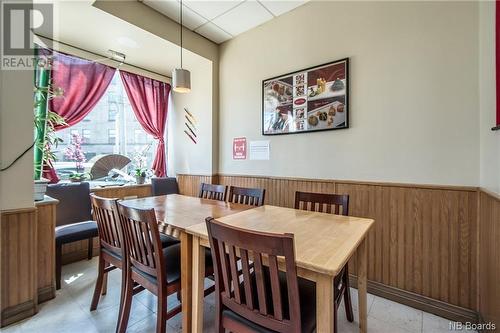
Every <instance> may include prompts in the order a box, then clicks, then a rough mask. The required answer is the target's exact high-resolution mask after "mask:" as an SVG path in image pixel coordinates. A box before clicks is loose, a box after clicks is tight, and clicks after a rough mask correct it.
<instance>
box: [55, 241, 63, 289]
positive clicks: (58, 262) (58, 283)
mask: <svg viewBox="0 0 500 333" xmlns="http://www.w3.org/2000/svg"><path fill="white" fill-rule="evenodd" d="M61 256H62V245H61V244H58V245H56V289H57V290H59V289H61V269H62V268H61V266H62V263H61Z"/></svg>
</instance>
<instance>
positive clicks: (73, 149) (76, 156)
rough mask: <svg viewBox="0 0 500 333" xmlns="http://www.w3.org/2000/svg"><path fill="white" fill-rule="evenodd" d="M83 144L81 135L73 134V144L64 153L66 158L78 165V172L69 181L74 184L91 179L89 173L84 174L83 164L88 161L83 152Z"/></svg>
mask: <svg viewBox="0 0 500 333" xmlns="http://www.w3.org/2000/svg"><path fill="white" fill-rule="evenodd" d="M82 143H83V137H82V136H81V135H80V133H73V134H71V142H70V144H69V145H68V146H67V147H66V150H65V151H64V156H65V157H66V159H68V160H70V161H75V164H76V172H73V174H71V175H70V176H69V180H70V181H72V182H81V181H84V180H86V179H87V178H90V175H89V174H88V173H86V172H83V171H84V166H83V163H84V162H85V161H86V160H87V159H86V158H85V153H84V152H83V148H82Z"/></svg>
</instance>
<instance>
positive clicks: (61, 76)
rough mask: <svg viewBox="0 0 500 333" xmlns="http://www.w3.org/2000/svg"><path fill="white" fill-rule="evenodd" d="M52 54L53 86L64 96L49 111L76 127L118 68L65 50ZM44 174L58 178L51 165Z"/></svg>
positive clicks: (56, 99)
mask: <svg viewBox="0 0 500 333" xmlns="http://www.w3.org/2000/svg"><path fill="white" fill-rule="evenodd" d="M48 52H51V53H52V62H53V63H52V87H53V88H62V89H63V91H64V92H63V97H55V98H52V99H51V100H50V101H49V110H51V111H53V112H55V113H57V114H58V115H60V116H62V117H63V118H64V119H65V121H66V123H67V125H65V126H59V127H56V131H58V130H61V129H64V128H66V127H70V126H73V125H75V124H77V123H79V122H80V121H82V120H83V118H85V116H87V114H89V112H90V111H92V109H93V108H94V106H95V105H96V104H97V102H99V100H100V99H101V97H102V95H104V93H105V92H106V89H107V88H108V86H109V84H110V83H111V80H112V79H113V75H114V74H115V71H116V69H115V68H112V67H109V66H106V65H103V64H100V63H97V62H93V61H89V60H85V59H81V58H77V57H73V56H69V55H66V54H63V53H59V52H55V51H48ZM43 176H44V177H45V178H47V179H49V180H50V181H51V182H58V181H59V178H58V177H57V174H56V172H55V170H54V168H53V167H52V166H51V165H48V166H45V167H44V173H43Z"/></svg>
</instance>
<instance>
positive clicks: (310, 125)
mask: <svg viewBox="0 0 500 333" xmlns="http://www.w3.org/2000/svg"><path fill="white" fill-rule="evenodd" d="M348 69H349V59H348V58H346V59H341V60H337V61H334V62H330V63H327V64H323V65H319V66H315V67H311V68H307V69H303V70H299V71H296V72H293V73H289V74H284V75H281V76H277V77H274V78H270V79H267V80H264V81H262V134H264V135H279V134H293V133H304V132H314V131H325V130H334V129H343V128H348V127H349V122H348V120H349V117H348V113H349V100H348V93H349V85H348V83H349V77H348Z"/></svg>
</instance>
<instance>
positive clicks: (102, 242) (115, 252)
mask: <svg viewBox="0 0 500 333" xmlns="http://www.w3.org/2000/svg"><path fill="white" fill-rule="evenodd" d="M90 200H91V202H92V216H93V217H94V220H95V221H96V222H97V228H98V230H99V248H100V251H99V264H98V275H97V280H96V284H95V289H94V296H93V297H92V303H91V305H90V311H94V310H95V309H97V305H98V303H99V298H100V296H101V294H102V295H105V294H106V286H107V279H108V272H110V271H112V270H114V269H116V268H119V269H121V270H122V291H121V297H120V310H121V305H122V304H123V299H124V293H125V288H123V287H124V286H123V281H125V276H126V269H127V263H126V260H125V261H124V260H123V253H125V249H124V246H125V242H124V239H123V233H122V228H121V225H120V222H119V218H118V206H117V202H118V199H107V198H101V197H98V196H97V195H95V194H94V193H91V194H90ZM118 316H119V317H120V314H119V315H118Z"/></svg>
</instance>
